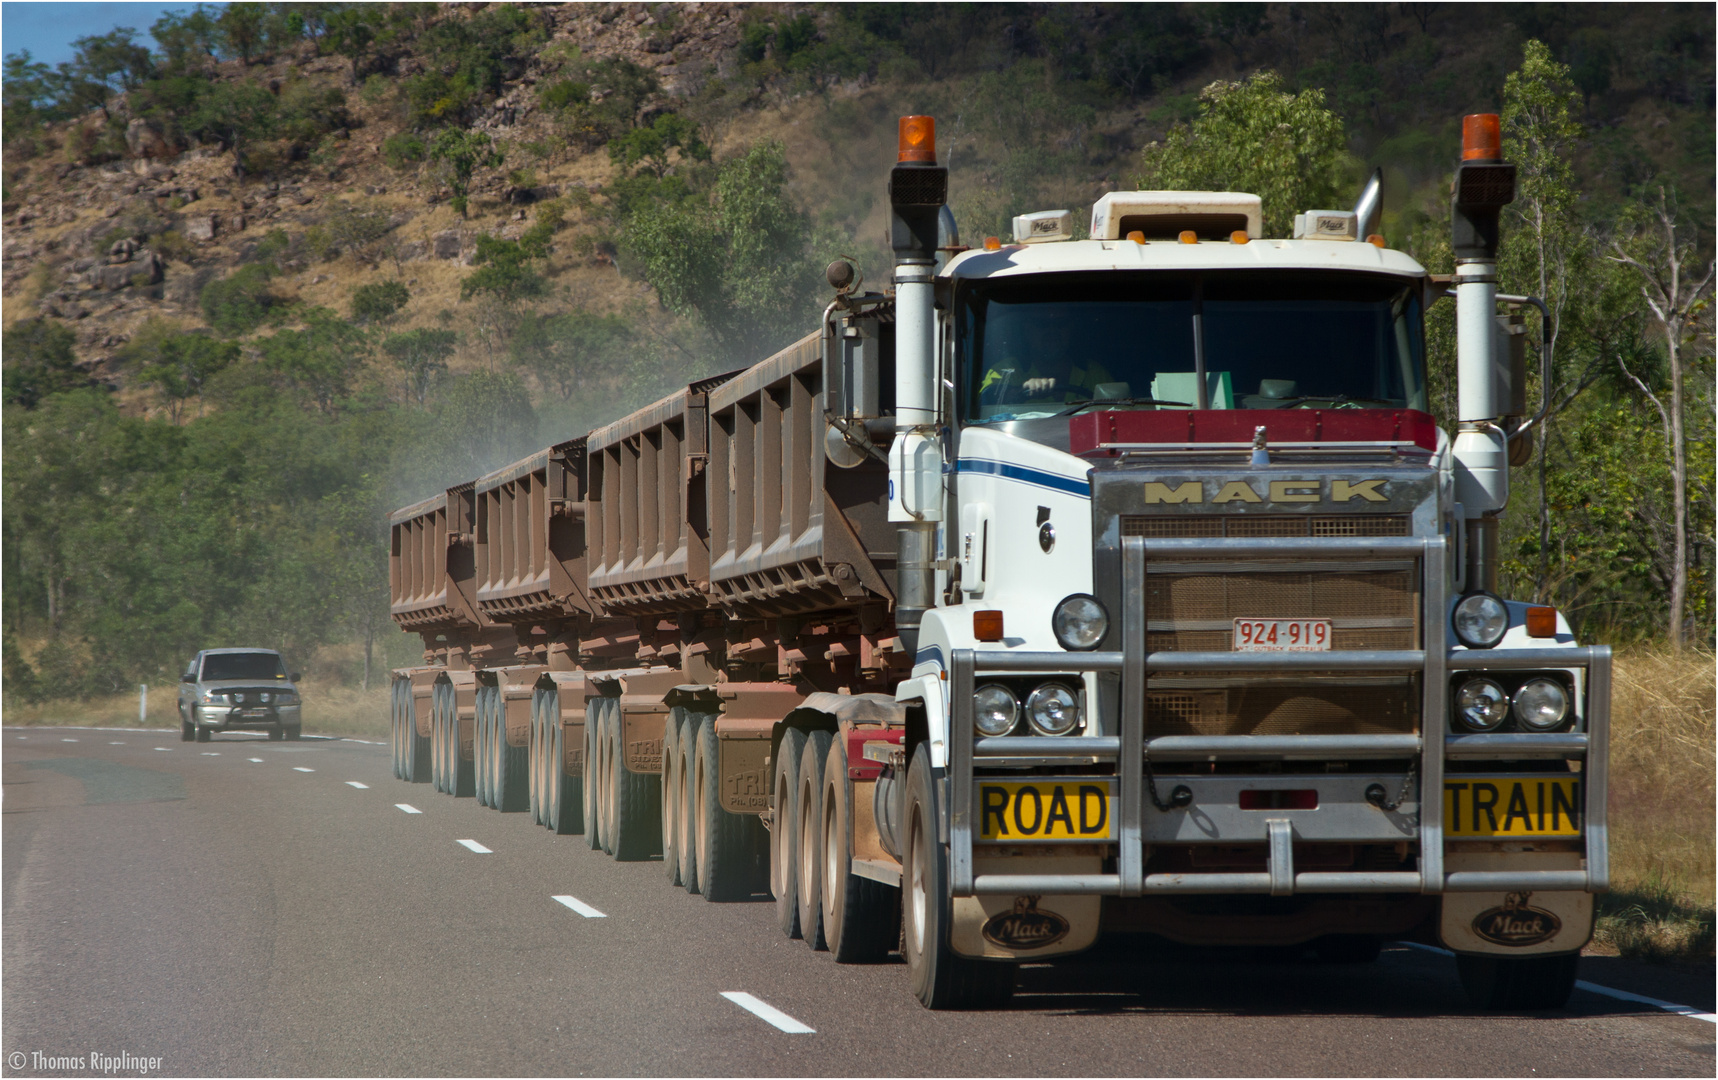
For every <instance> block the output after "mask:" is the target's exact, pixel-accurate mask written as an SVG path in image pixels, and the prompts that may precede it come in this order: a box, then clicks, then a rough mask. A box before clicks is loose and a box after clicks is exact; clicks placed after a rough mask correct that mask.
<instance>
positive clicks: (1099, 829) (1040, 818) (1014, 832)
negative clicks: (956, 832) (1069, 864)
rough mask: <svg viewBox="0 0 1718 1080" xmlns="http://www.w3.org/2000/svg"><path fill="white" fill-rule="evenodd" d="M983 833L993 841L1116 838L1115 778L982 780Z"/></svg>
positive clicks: (980, 827)
mask: <svg viewBox="0 0 1718 1080" xmlns="http://www.w3.org/2000/svg"><path fill="white" fill-rule="evenodd" d="M977 810H978V818H979V825H978V838H979V839H980V840H989V841H1000V842H1007V841H1026V840H1114V839H1115V838H1116V836H1117V829H1116V796H1115V787H1114V781H1112V780H1110V779H1108V778H1104V777H1096V778H1091V779H1085V778H1077V777H1070V778H1069V779H1067V780H1046V781H1037V780H1033V781H1022V780H981V781H979V783H978V806H977Z"/></svg>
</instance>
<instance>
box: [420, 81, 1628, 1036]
mask: <svg viewBox="0 0 1718 1080" xmlns="http://www.w3.org/2000/svg"><path fill="white" fill-rule="evenodd" d="M1497 134H1498V128H1497V118H1496V117H1495V116H1489V115H1486V116H1474V117H1468V118H1467V119H1466V121H1465V122H1464V145H1463V151H1462V158H1463V160H1462V161H1461V163H1460V165H1459V166H1458V169H1457V172H1456V180H1455V191H1454V199H1453V229H1454V247H1455V252H1456V255H1457V263H1458V265H1457V270H1456V273H1455V275H1454V276H1453V278H1439V277H1436V276H1434V275H1431V274H1429V273H1427V271H1426V270H1425V269H1424V268H1423V267H1421V266H1419V265H1418V264H1417V263H1415V262H1414V261H1413V260H1412V259H1411V258H1409V257H1408V256H1407V255H1405V254H1402V253H1400V252H1397V251H1393V250H1390V249H1389V248H1388V247H1387V246H1386V245H1385V243H1384V239H1383V237H1382V236H1380V235H1377V231H1376V229H1377V221H1378V218H1379V197H1380V187H1379V177H1378V176H1374V178H1373V180H1372V182H1371V183H1370V184H1369V185H1368V186H1367V188H1366V190H1365V192H1364V193H1363V194H1362V196H1361V198H1360V200H1359V203H1358V204H1357V205H1356V207H1355V208H1354V209H1353V210H1350V211H1340V210H1319V209H1308V210H1307V211H1306V212H1305V213H1302V214H1300V215H1298V216H1297V218H1296V225H1295V230H1294V235H1293V236H1292V237H1290V238H1287V239H1272V238H1267V237H1265V236H1264V235H1263V234H1262V228H1261V205H1260V200H1259V198H1258V197H1257V196H1254V195H1248V194H1239V193H1229V192H1150V191H1143V192H1142V191H1133V192H1113V193H1110V194H1108V195H1105V196H1104V197H1103V198H1101V199H1100V200H1099V201H1098V202H1097V204H1096V205H1095V206H1094V207H1093V209H1092V214H1091V221H1090V230H1089V233H1088V235H1087V237H1086V238H1084V239H1076V238H1075V235H1074V227H1073V224H1074V223H1073V219H1072V215H1071V214H1070V213H1069V212H1067V211H1052V212H1045V213H1037V214H1028V215H1025V216H1022V217H1020V218H1016V219H1015V222H1014V235H1013V237H1012V242H1009V243H1003V242H1000V241H998V240H997V239H995V238H990V239H987V240H985V242H984V243H983V244H982V245H981V246H974V247H972V248H970V249H969V248H966V247H962V246H961V245H960V243H959V240H958V237H957V236H956V235H955V229H954V221H953V217H952V215H951V214H950V213H949V212H948V210H947V208H946V202H947V199H946V195H947V176H948V174H947V171H946V169H944V168H943V167H941V166H939V165H938V164H937V163H936V151H935V125H934V122H933V121H932V120H931V119H930V118H929V117H916V116H915V117H906V118H903V119H902V121H901V127H900V143H899V160H898V163H897V164H896V166H895V168H894V170H893V171H892V173H891V176H890V181H889V193H890V202H891V208H892V226H891V239H892V245H893V249H894V253H895V261H896V264H897V265H896V267H895V272H894V282H893V284H894V288H893V290H892V292H885V293H878V292H861V291H859V287H858V283H857V281H856V274H855V273H854V271H853V268H852V267H850V266H848V265H847V264H845V263H839V262H838V263H836V264H833V265H832V266H831V268H830V283H831V285H832V286H834V287H835V289H836V291H837V295H836V297H835V299H834V301H833V302H832V303H831V304H830V305H829V308H828V309H827V311H826V313H825V318H824V320H823V325H822V327H821V329H820V331H819V332H818V333H816V334H813V335H811V336H809V337H807V338H806V339H804V340H803V341H801V342H800V343H798V344H796V345H795V346H791V347H790V348H789V349H787V350H784V351H783V352H782V353H779V354H777V355H776V356H774V357H771V358H770V359H768V360H765V361H763V362H762V363H760V364H758V365H756V366H754V367H752V368H749V369H747V370H745V371H743V372H737V373H733V374H732V375H726V376H720V377H717V378H715V379H710V380H705V381H703V382H700V383H694V384H692V385H691V386H690V387H689V388H688V389H687V390H686V391H685V392H684V393H682V394H677V395H675V396H672V397H670V398H668V399H665V400H664V401H663V402H659V403H657V404H656V405H653V406H650V407H649V408H647V409H644V410H641V411H640V412H638V413H635V414H634V415H633V416H631V417H627V418H625V419H623V420H621V421H617V422H616V423H615V424H613V425H610V426H609V427H607V428H603V429H600V430H599V431H596V432H592V433H591V434H590V435H589V436H588V437H586V438H585V439H581V440H574V441H573V442H568V443H562V444H557V445H556V446H555V447H551V448H550V449H548V450H545V451H543V452H542V453H540V454H539V455H535V456H534V457H533V458H530V459H527V460H525V461H523V462H520V463H517V464H515V465H513V466H509V467H508V468H506V469H503V470H499V471H498V472H497V473H494V474H491V475H490V476H488V477H485V478H483V479H480V480H478V481H477V482H476V483H475V485H473V484H466V485H462V486H461V487H460V488H456V489H450V490H449V492H448V493H447V494H446V495H445V496H438V497H437V499H433V500H428V501H426V502H425V503H421V504H417V505H415V506H413V507H408V508H406V509H405V510H402V511H399V512H398V513H396V514H395V515H394V523H395V556H396V557H395V565H396V574H395V585H394V592H395V605H394V610H395V616H396V618H397V619H398V620H399V621H400V623H401V625H402V626H403V627H406V628H409V629H415V630H418V631H419V632H420V633H423V634H424V636H425V641H426V646H427V650H426V658H427V659H429V660H430V661H432V662H431V663H430V664H429V665H428V666H426V667H423V668H418V669H413V670H410V671H402V672H399V673H396V675H397V679H398V682H397V683H396V695H395V718H396V726H395V731H396V740H395V748H396V754H395V763H396V773H397V774H399V775H401V776H402V778H406V779H420V780H421V779H426V778H430V777H429V776H428V774H431V773H433V774H434V775H433V779H434V780H435V782H436V784H437V786H438V787H440V788H442V789H443V790H446V791H448V792H449V793H450V794H455V795H459V794H471V793H473V788H475V793H476V794H477V796H478V797H479V799H481V800H484V801H486V802H487V803H488V804H489V805H492V806H495V807H496V808H497V809H502V810H506V809H510V808H517V809H521V810H522V809H525V808H526V807H527V805H528V806H529V809H530V810H531V812H532V814H533V816H534V817H535V819H536V820H537V821H539V822H540V823H542V824H545V825H547V826H548V827H550V828H552V829H554V830H556V831H558V832H569V831H580V830H581V829H582V830H583V831H584V832H586V834H587V836H589V837H590V840H591V843H592V846H600V847H601V848H602V849H603V850H605V851H607V852H609V853H610V854H613V855H615V857H616V858H621V859H627V858H641V857H644V856H645V855H648V854H653V853H655V852H657V851H660V852H662V853H663V855H664V863H665V865H666V869H667V874H668V877H669V879H670V881H671V882H673V883H675V884H679V885H683V886H684V887H686V888H688V889H689V890H691V891H694V892H700V893H702V894H703V895H704V896H706V897H707V898H710V899H724V898H732V897H739V896H745V895H748V894H754V893H756V892H759V891H762V890H764V889H767V890H768V891H769V892H771V893H773V894H774V896H775V897H776V901H777V913H778V917H779V920H780V924H781V927H782V929H783V930H784V931H785V932H787V933H788V934H790V935H791V936H796V937H804V938H805V939H806V940H807V942H808V943H810V944H812V945H813V946H815V947H827V948H829V949H830V950H831V951H832V952H834V953H835V955H836V957H837V959H840V960H843V961H856V960H865V959H877V958H880V957H882V956H884V955H887V953H888V952H890V951H891V950H893V949H894V948H896V947H898V948H899V949H900V951H901V952H902V953H903V955H904V957H905V959H906V962H907V967H908V969H909V973H910V978H911V982H912V984H913V990H914V992H915V994H916V995H917V996H918V998H919V1000H920V1001H921V1002H923V1003H924V1004H925V1005H926V1006H928V1007H930V1008H959V1007H972V1006H979V1005H985V1004H992V1003H996V1002H998V1001H1001V1000H1003V999H1005V998H1006V997H1007V996H1008V994H1009V993H1011V991H1012V989H1013V985H1014V978H1015V968H1016V967H1017V965H1018V964H1020V963H1021V962H1036V961H1040V960H1043V959H1047V958H1053V957H1057V956H1064V955H1068V954H1071V953H1076V952H1079V951H1081V950H1084V949H1087V948H1089V947H1090V946H1092V945H1093V943H1094V942H1096V941H1097V940H1098V939H1099V936H1100V935H1102V934H1128V933H1150V934H1154V935H1158V936H1160V937H1163V938H1168V939H1170V940H1173V941H1176V942H1180V943H1185V944H1192V945H1301V944H1310V945H1311V946H1312V947H1314V948H1316V949H1317V950H1318V951H1319V952H1320V953H1321V954H1323V955H1325V956H1327V957H1330V958H1333V959H1340V960H1346V961H1364V960H1367V959H1370V958H1372V957H1375V956H1376V955H1377V954H1378V951H1379V948H1380V945H1381V943H1382V942H1384V941H1386V940H1408V941H1416V942H1421V943H1425V944H1436V945H1442V946H1444V947H1447V948H1448V949H1450V950H1452V951H1453V952H1454V953H1455V954H1456V957H1457V965H1458V968H1459V971H1460V975H1461V979H1462V982H1463V984H1464V986H1465V987H1466V989H1467V990H1468V992H1469V994H1470V996H1471V997H1472V998H1473V999H1474V1001H1475V1003H1476V1004H1478V1005H1480V1006H1482V1007H1490V1008H1523V1007H1553V1006H1558V1005H1561V1004H1562V1003H1563V1002H1564V1001H1565V1000H1566V999H1567V997H1568V995H1569V993H1570V992H1571V990H1572V988H1573V985H1574V979H1575V971H1576V959H1577V957H1578V954H1579V951H1580V949H1581V947H1582V946H1583V945H1585V944H1586V942H1587V940H1588V938H1589V937H1590V934H1591V930H1592V922H1593V895H1594V894H1595V893H1597V892H1600V891H1603V890H1604V889H1605V888H1606V883H1607V876H1608V870H1607V862H1606V836H1605V795H1606V730H1607V723H1608V709H1609V700H1610V652H1609V650H1608V649H1606V648H1604V647H1602V646H1598V647H1594V646H1586V647H1583V646H1579V645H1577V644H1576V642H1575V641H1574V638H1573V636H1572V634H1571V632H1570V630H1569V627H1568V624H1567V622H1566V621H1565V620H1564V619H1563V617H1562V616H1561V615H1560V614H1559V613H1558V612H1557V611H1556V610H1554V609H1552V608H1549V607H1543V606H1536V605H1530V604H1525V603H1518V602H1514V601H1507V600H1504V599H1502V598H1500V597H1498V596H1497V595H1496V577H1497V532H1498V527H1497V523H1498V515H1499V513H1500V512H1501V511H1502V510H1503V509H1504V506H1505V504H1506V502H1507V499H1508V494H1509V468H1510V464H1511V462H1512V460H1513V461H1515V462H1516V463H1520V462H1522V461H1523V460H1524V455H1523V451H1524V449H1525V447H1526V445H1527V441H1526V436H1527V435H1528V434H1529V433H1530V432H1531V431H1532V430H1533V429H1534V427H1535V426H1536V424H1537V423H1538V422H1539V421H1540V419H1541V418H1542V417H1543V415H1544V408H1543V406H1541V407H1540V409H1539V410H1538V411H1537V413H1535V414H1534V415H1528V412H1529V410H1528V408H1527V406H1526V404H1525V401H1524V397H1525V384H1526V373H1525V369H1524V357H1525V352H1524V350H1523V349H1522V348H1521V345H1522V333H1523V331H1524V329H1525V326H1524V321H1523V319H1522V318H1521V316H1520V315H1519V314H1517V312H1519V311H1520V310H1521V309H1522V308H1523V307H1526V306H1536V307H1538V308H1539V310H1540V315H1541V319H1542V320H1543V319H1544V317H1545V315H1544V308H1543V305H1540V304H1539V303H1538V302H1537V301H1535V300H1533V299H1532V298H1529V297H1511V296H1503V295H1500V294H1499V292H1498V287H1497V272H1496V251H1497V234H1498V215H1499V211H1500V210H1501V208H1502V207H1503V206H1504V205H1506V204H1507V203H1508V202H1510V201H1511V199H1512V198H1513V196H1514V168H1513V166H1511V165H1508V164H1507V163H1505V162H1503V161H1502V160H1501V155H1500V153H1499V141H1498V137H1497ZM1450 295H1453V296H1454V302H1455V304H1456V305H1457V324H1458V334H1459V346H1458V348H1459V376H1460V423H1459V426H1458V429H1457V430H1456V431H1454V432H1445V431H1443V430H1440V429H1439V428H1438V426H1437V425H1436V423H1435V422H1434V420H1433V418H1432V416H1431V415H1429V406H1428V399H1427V378H1426V357H1425V342H1424V329H1423V319H1424V313H1425V311H1426V309H1427V308H1428V307H1429V306H1430V305H1432V304H1433V303H1436V302H1438V301H1440V300H1442V299H1443V298H1445V297H1447V296H1450ZM1547 336H1548V335H1547ZM1541 359H1542V362H1543V363H1544V364H1546V365H1547V366H1548V364H1549V359H1548V357H1546V356H1544V355H1543V354H1542V357H1541ZM438 515H439V516H438ZM462 575H464V576H462ZM438 589H439V590H440V591H439V592H437V590H438ZM509 628H511V630H512V631H513V634H512V638H511V643H513V644H515V645H516V647H515V648H514V649H513V651H512V655H511V656H510V657H508V658H507V660H506V661H505V662H504V661H502V660H501V659H500V657H501V656H502V655H503V651H504V646H505V645H506V644H508V643H509V640H508V636H507V634H506V631H507V630H508V629H509ZM420 709H421V710H422V711H421V712H420V711H418V710H420ZM473 776H475V783H473V779H472V778H473ZM766 874H767V878H766V877H765V875H766Z"/></svg>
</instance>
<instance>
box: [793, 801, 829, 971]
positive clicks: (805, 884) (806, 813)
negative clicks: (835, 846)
mask: <svg viewBox="0 0 1718 1080" xmlns="http://www.w3.org/2000/svg"><path fill="white" fill-rule="evenodd" d="M813 797H814V796H813V795H812V793H811V777H809V776H808V777H806V778H805V779H803V780H801V781H800V783H799V871H800V873H799V903H800V906H801V907H802V908H803V909H804V910H805V911H807V912H809V913H810V914H811V916H812V917H813V918H816V916H817V911H816V910H815V909H814V908H813V907H812V906H811V900H812V890H813V889H814V888H815V887H816V885H817V877H818V866H819V864H821V863H822V862H823V860H822V859H820V858H818V854H817V848H816V844H817V841H818V839H819V838H818V837H815V836H813V835H812V831H811V830H812V824H813V822H815V821H816V820H817V819H816V818H814V817H813V816H812V813H811V811H812V807H813V806H814V805H815V804H814V803H813V802H812V799H813ZM801 930H802V931H804V933H805V937H806V940H807V941H810V940H811V939H812V937H813V934H812V933H811V931H810V930H809V929H806V928H804V927H801Z"/></svg>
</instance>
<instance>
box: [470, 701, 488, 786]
mask: <svg viewBox="0 0 1718 1080" xmlns="http://www.w3.org/2000/svg"><path fill="white" fill-rule="evenodd" d="M472 743H473V746H472V756H473V757H475V758H476V759H477V761H476V766H477V767H476V768H475V769H474V770H473V773H474V775H475V781H474V783H473V788H474V789H475V793H476V795H477V805H479V806H488V805H489V782H490V777H491V773H490V771H489V687H487V686H479V687H478V688H477V723H476V725H475V730H474V732H473V737H472Z"/></svg>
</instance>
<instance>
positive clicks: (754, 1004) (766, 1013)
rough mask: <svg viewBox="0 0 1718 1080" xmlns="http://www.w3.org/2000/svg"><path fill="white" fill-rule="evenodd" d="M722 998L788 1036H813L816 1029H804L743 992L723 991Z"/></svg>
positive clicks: (776, 1009) (786, 1016)
mask: <svg viewBox="0 0 1718 1080" xmlns="http://www.w3.org/2000/svg"><path fill="white" fill-rule="evenodd" d="M722 996H723V997H725V998H727V999H728V1000H729V1001H731V1002H733V1003H734V1004H735V1005H738V1006H739V1007H740V1008H742V1009H744V1010H746V1011H747V1012H749V1013H751V1014H752V1015H753V1016H755V1017H757V1018H758V1019H759V1020H762V1021H763V1022H764V1023H766V1024H769V1025H770V1026H771V1027H774V1028H777V1029H779V1030H781V1031H785V1032H787V1033H788V1034H789V1035H815V1034H817V1029H815V1028H809V1027H806V1026H805V1025H804V1024H802V1023H800V1022H799V1021H798V1020H795V1019H794V1018H793V1017H791V1016H789V1015H788V1014H787V1013H784V1012H782V1011H781V1010H780V1009H778V1008H776V1007H775V1006H774V1005H767V1004H765V1003H764V1002H762V1001H759V1000H758V999H757V998H755V997H753V996H752V995H750V994H748V993H746V992H745V991H744V990H724V991H722Z"/></svg>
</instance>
